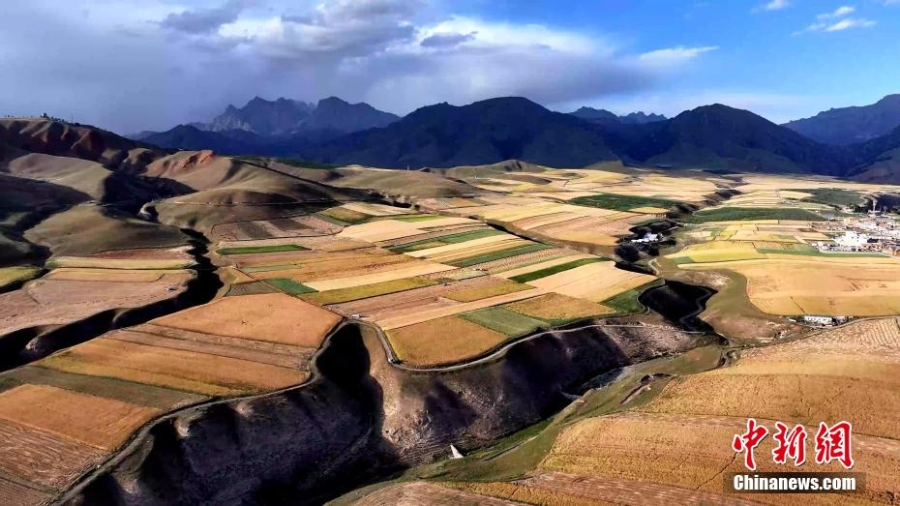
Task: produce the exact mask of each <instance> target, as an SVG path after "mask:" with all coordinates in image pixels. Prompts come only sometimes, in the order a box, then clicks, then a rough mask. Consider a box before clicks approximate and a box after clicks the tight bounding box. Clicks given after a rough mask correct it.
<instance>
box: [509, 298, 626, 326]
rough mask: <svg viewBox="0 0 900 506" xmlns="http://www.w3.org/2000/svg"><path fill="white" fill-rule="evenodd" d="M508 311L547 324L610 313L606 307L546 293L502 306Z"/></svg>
mask: <svg viewBox="0 0 900 506" xmlns="http://www.w3.org/2000/svg"><path fill="white" fill-rule="evenodd" d="M503 307H504V308H506V309H509V310H510V311H515V312H517V313H521V314H523V315H525V316H530V317H533V318H539V319H542V320H545V321H548V322H553V323H555V322H568V321H571V320H578V319H581V318H589V317H593V316H603V315H605V314H609V313H612V310H610V309H609V308H608V307H605V306H602V305H600V304H596V303H594V302H589V301H586V300H583V299H576V298H574V297H568V296H566V295H560V294H558V293H548V294H547V295H541V296H540V297H535V298H533V299H528V300H523V301H519V302H513V303H512V304H507V305H505V306H503Z"/></svg>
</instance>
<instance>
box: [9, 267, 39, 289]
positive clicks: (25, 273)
mask: <svg viewBox="0 0 900 506" xmlns="http://www.w3.org/2000/svg"><path fill="white" fill-rule="evenodd" d="M39 272H41V270H40V269H38V268H37V267H4V268H0V288H2V287H4V286H6V285H11V284H13V283H18V282H20V281H27V280H29V279H31V278H33V277H35V276H36V275H37V274H38V273H39Z"/></svg>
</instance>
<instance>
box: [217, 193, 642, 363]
mask: <svg viewBox="0 0 900 506" xmlns="http://www.w3.org/2000/svg"><path fill="white" fill-rule="evenodd" d="M572 207H577V206H572ZM341 209H344V210H349V211H352V212H354V213H360V214H364V213H368V214H367V216H369V218H367V219H366V220H365V222H364V223H359V224H355V225H350V224H346V225H345V226H344V227H343V229H342V230H341V231H340V232H339V233H336V234H333V235H332V236H330V237H328V238H326V237H324V236H322V237H317V238H314V239H313V238H308V237H307V238H300V237H298V238H296V239H294V240H292V241H287V242H286V241H284V240H279V242H278V243H274V242H269V241H265V242H260V241H247V243H248V244H247V245H246V246H244V245H242V242H241V241H228V242H227V243H226V245H224V246H225V247H222V246H223V245H220V247H219V249H218V252H219V254H220V255H222V256H223V258H225V259H227V260H228V261H230V262H231V263H232V264H233V266H234V267H233V269H234V271H235V272H234V274H232V277H233V278H235V279H236V282H237V283H238V284H236V285H234V286H233V287H232V288H231V290H230V292H229V293H232V294H233V295H238V294H241V293H246V294H249V293H265V292H268V291H269V288H274V289H276V290H278V291H280V292H283V293H286V294H289V295H293V296H297V297H300V298H302V299H303V300H305V301H307V302H310V303H313V304H317V305H319V306H322V307H325V308H327V309H328V310H330V311H333V312H335V313H338V314H340V315H343V316H345V317H353V318H360V319H362V320H364V321H369V322H373V323H375V324H376V325H378V326H379V327H380V328H382V329H383V330H386V331H388V338H389V341H390V343H391V345H392V346H393V348H394V351H395V353H396V355H397V357H398V358H399V359H400V360H402V361H404V362H408V363H410V364H413V365H434V364H440V363H449V362H458V361H460V360H464V359H466V358H467V357H473V356H476V355H480V354H482V353H484V352H485V351H488V350H490V349H493V348H495V347H496V346H498V345H499V344H501V343H503V342H505V341H506V340H508V339H514V338H517V337H520V336H522V335H525V334H528V333H530V332H533V331H535V330H536V329H538V328H546V327H549V326H551V325H559V324H562V323H567V322H570V321H573V320H576V319H584V318H591V317H597V316H602V315H606V314H611V313H612V312H613V310H611V309H610V308H607V307H605V306H603V305H602V304H601V303H602V302H603V301H604V300H607V299H610V298H613V297H615V296H617V295H619V294H621V293H623V292H628V291H629V290H632V289H633V288H635V287H638V286H642V285H644V284H646V283H647V282H648V281H652V280H653V278H652V276H646V275H642V274H636V273H632V272H628V271H624V270H621V269H617V268H616V267H615V265H614V263H613V262H609V261H605V260H606V259H603V258H600V257H597V256H594V255H590V254H585V253H577V252H574V251H571V250H567V249H564V248H555V247H551V246H547V245H544V244H541V243H537V242H534V241H530V240H527V239H523V238H521V237H517V236H513V235H511V234H507V233H505V232H502V231H499V230H496V229H493V228H491V227H489V226H486V225H484V224H482V223H480V222H478V221H476V220H472V219H469V218H462V217H443V216H438V215H421V214H415V213H413V212H412V211H409V210H407V209H398V210H396V211H392V208H387V207H385V206H382V207H377V206H376V207H373V206H372V205H366V206H349V207H348V206H347V205H344V206H342V207H341ZM594 211H597V212H601V213H602V212H607V211H605V210H600V209H597V210H591V212H594ZM341 212H343V211H341ZM336 244H343V245H345V246H344V247H335V245H336ZM350 246H352V247H350ZM548 295H549V297H548ZM529 301H532V302H529ZM518 303H523V304H522V305H520V306H519V305H516V304H518ZM558 303H566V304H567V307H561V306H560V307H554V306H555V305H556V304H558ZM530 313H534V315H533V316H532V315H531V314H530ZM459 329H466V331H465V332H462V333H460V332H457V330H459Z"/></svg>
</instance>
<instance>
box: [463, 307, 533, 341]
mask: <svg viewBox="0 0 900 506" xmlns="http://www.w3.org/2000/svg"><path fill="white" fill-rule="evenodd" d="M460 317H462V318H465V319H466V320H469V321H470V322H472V323H477V324H479V325H481V326H483V327H487V328H489V329H491V330H496V331H497V332H500V333H503V334H506V335H507V336H509V337H520V336H524V335H526V334H530V333H531V332H534V331H535V330H537V329H539V328H543V327H549V325H548V324H547V323H546V322H544V321H542V320H538V319H536V318H530V317H528V316H525V315H523V314H519V313H516V312H514V311H510V310H508V309H503V308H500V307H489V308H486V309H479V310H477V311H472V312H470V313H463V314H461V315H460Z"/></svg>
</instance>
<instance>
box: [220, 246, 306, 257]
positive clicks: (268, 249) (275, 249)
mask: <svg viewBox="0 0 900 506" xmlns="http://www.w3.org/2000/svg"><path fill="white" fill-rule="evenodd" d="M306 250H307V248H304V247H303V246H298V245H296V244H280V245H278V246H248V247H245V248H222V249H220V250H217V251H216V253H218V254H220V255H248V254H251V253H284V252H287V251H306Z"/></svg>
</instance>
